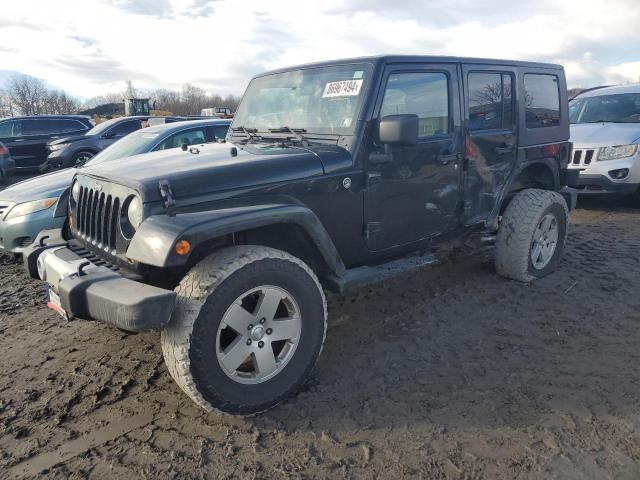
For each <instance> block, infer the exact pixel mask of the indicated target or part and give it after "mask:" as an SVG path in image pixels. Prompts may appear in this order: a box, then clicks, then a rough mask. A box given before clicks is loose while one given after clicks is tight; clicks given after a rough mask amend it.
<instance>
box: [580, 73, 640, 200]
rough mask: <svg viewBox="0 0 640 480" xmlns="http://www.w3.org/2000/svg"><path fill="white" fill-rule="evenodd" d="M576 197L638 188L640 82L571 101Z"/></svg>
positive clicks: (583, 94)
mask: <svg viewBox="0 0 640 480" xmlns="http://www.w3.org/2000/svg"><path fill="white" fill-rule="evenodd" d="M569 119H570V122H571V141H572V142H573V154H572V157H571V159H570V162H569V168H571V169H577V170H580V176H579V181H578V188H579V189H580V190H579V191H580V193H634V192H637V191H639V190H640V188H639V187H640V151H639V149H638V143H640V84H635V85H621V86H615V87H605V88H598V89H596V90H591V91H588V92H585V93H582V94H579V95H577V96H576V97H574V98H573V99H572V100H571V102H570V103H569Z"/></svg>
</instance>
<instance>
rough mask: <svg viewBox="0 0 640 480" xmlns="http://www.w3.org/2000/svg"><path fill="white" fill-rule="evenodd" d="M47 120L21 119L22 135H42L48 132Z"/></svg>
mask: <svg viewBox="0 0 640 480" xmlns="http://www.w3.org/2000/svg"><path fill="white" fill-rule="evenodd" d="M48 127H49V121H48V120H44V119H33V120H23V122H22V134H23V135H43V134H45V133H49V129H48Z"/></svg>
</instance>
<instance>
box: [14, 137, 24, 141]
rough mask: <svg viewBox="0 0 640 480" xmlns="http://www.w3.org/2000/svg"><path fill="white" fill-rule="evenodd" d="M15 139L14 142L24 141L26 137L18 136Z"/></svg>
mask: <svg viewBox="0 0 640 480" xmlns="http://www.w3.org/2000/svg"><path fill="white" fill-rule="evenodd" d="M13 141H14V142H24V138H16V139H14V140H13Z"/></svg>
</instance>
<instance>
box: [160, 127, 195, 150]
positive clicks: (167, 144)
mask: <svg viewBox="0 0 640 480" xmlns="http://www.w3.org/2000/svg"><path fill="white" fill-rule="evenodd" d="M183 143H186V144H187V145H198V144H201V143H207V142H206V140H205V133H204V130H203V129H202V128H196V129H193V130H184V131H182V132H178V133H174V134H173V135H171V136H169V137H167V139H166V140H164V141H163V142H162V143H160V145H158V146H157V147H155V148H154V150H167V149H169V148H177V147H180V146H182V144H183Z"/></svg>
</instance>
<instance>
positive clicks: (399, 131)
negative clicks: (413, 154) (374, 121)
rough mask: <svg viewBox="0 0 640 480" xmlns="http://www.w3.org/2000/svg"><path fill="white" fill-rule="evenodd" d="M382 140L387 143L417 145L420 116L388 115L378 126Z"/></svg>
mask: <svg viewBox="0 0 640 480" xmlns="http://www.w3.org/2000/svg"><path fill="white" fill-rule="evenodd" d="M378 132H379V133H378V136H379V138H380V142H381V143H383V144H385V145H415V144H417V143H418V116H417V115H415V114H402V115H387V116H386V117H383V118H382V120H380V125H379V127H378Z"/></svg>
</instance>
